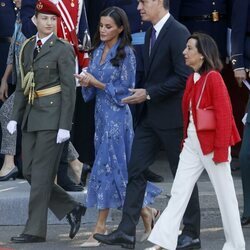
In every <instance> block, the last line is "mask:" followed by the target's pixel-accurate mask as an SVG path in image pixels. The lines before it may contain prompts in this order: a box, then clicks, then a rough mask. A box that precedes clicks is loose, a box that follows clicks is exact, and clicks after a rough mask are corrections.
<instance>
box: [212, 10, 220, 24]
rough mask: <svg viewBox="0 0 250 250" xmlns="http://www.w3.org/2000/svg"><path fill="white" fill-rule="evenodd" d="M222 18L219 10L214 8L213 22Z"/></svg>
mask: <svg viewBox="0 0 250 250" xmlns="http://www.w3.org/2000/svg"><path fill="white" fill-rule="evenodd" d="M219 20H220V15H219V12H218V11H216V10H214V11H213V12H212V21H213V22H218V21H219Z"/></svg>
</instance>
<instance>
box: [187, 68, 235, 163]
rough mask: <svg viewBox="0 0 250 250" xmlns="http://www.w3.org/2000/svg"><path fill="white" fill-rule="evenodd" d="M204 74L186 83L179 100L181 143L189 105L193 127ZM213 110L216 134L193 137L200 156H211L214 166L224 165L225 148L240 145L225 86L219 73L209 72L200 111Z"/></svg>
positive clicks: (213, 132)
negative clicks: (217, 164) (197, 145)
mask: <svg viewBox="0 0 250 250" xmlns="http://www.w3.org/2000/svg"><path fill="white" fill-rule="evenodd" d="M206 75H207V73H203V74H202V75H201V78H200V79H199V80H198V81H197V82H196V84H194V81H193V74H192V75H190V76H189V78H188V80H187V85H186V89H185V92H184V96H183V99H182V112H183V122H184V139H185V138H186V137H187V127H188V123H189V103H190V100H191V103H192V113H193V118H194V124H195V127H196V104H197V102H198V99H199V97H200V94H201V89H202V86H203V83H204V80H205V78H206ZM209 106H213V107H214V112H215V119H216V130H214V131H212V130H211V131H197V136H198V139H199V142H200V145H201V149H202V152H203V154H204V155H206V154H209V153H211V152H214V158H213V160H214V161H215V162H225V161H228V148H229V146H231V145H234V144H236V143H237V142H239V141H240V135H239V133H238V130H237V127H236V125H235V121H234V118H233V114H232V106H231V102H230V97H229V95H228V92H227V88H226V86H225V83H224V81H223V79H222V77H221V75H220V73H219V72H217V71H213V72H211V73H210V74H209V75H208V77H207V83H206V87H205V89H204V92H203V95H202V99H201V102H200V108H206V107H209Z"/></svg>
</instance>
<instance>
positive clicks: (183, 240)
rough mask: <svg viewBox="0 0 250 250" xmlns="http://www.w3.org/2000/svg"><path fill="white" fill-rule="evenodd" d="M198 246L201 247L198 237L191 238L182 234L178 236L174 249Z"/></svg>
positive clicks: (185, 249) (197, 247) (184, 249)
mask: <svg viewBox="0 0 250 250" xmlns="http://www.w3.org/2000/svg"><path fill="white" fill-rule="evenodd" d="M200 248H201V241H200V239H199V238H195V239H193V238H192V237H190V236H188V235H184V234H182V235H180V236H179V237H178V244H177V248H176V250H179V249H182V250H187V249H200Z"/></svg>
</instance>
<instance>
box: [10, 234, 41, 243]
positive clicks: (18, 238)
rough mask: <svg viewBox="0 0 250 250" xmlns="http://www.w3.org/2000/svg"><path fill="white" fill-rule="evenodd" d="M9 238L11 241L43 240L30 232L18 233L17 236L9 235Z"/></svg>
mask: <svg viewBox="0 0 250 250" xmlns="http://www.w3.org/2000/svg"><path fill="white" fill-rule="evenodd" d="M10 240H11V241H12V242H13V243H38V242H44V241H45V238H43V237H39V236H35V235H30V234H20V235H18V236H13V237H11V239H10Z"/></svg>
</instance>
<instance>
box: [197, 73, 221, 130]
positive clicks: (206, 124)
mask: <svg viewBox="0 0 250 250" xmlns="http://www.w3.org/2000/svg"><path fill="white" fill-rule="evenodd" d="M210 73H211V71H210V72H209V73H208V74H207V75H206V79H205V81H204V84H203V86H202V90H201V94H200V97H199V100H198V102H197V105H196V129H197V131H204V130H215V128H216V120H215V114H214V107H213V106H209V107H206V108H203V109H201V108H199V106H200V102H201V97H202V95H203V92H204V89H205V86H206V82H207V76H208V75H209V74H210Z"/></svg>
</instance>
